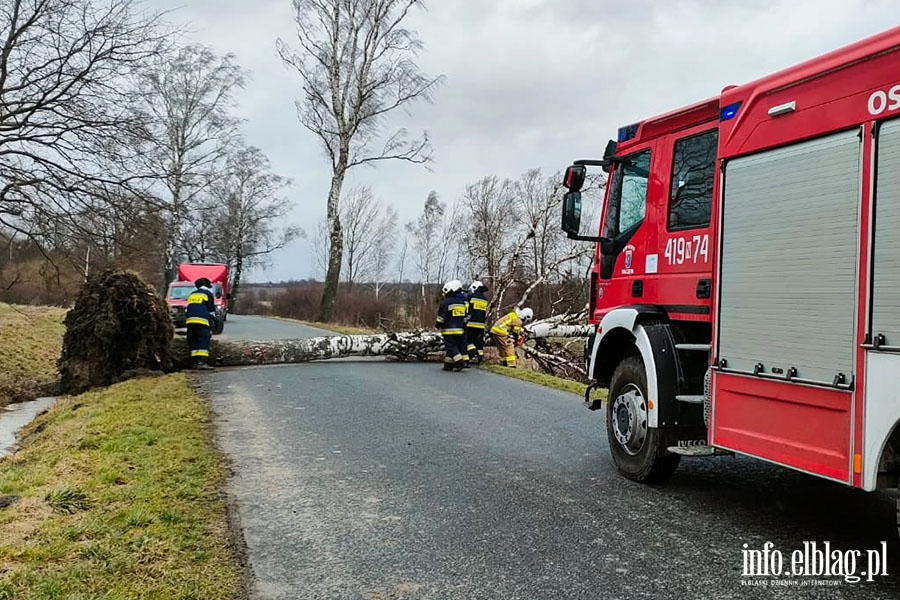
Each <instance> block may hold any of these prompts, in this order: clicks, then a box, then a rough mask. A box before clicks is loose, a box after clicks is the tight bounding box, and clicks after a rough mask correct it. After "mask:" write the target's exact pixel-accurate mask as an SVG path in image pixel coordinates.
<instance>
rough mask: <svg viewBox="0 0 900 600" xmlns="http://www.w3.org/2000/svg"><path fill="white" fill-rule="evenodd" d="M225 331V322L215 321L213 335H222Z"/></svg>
mask: <svg viewBox="0 0 900 600" xmlns="http://www.w3.org/2000/svg"><path fill="white" fill-rule="evenodd" d="M223 331H225V321H223V320H219V321H215V322H214V323H213V326H212V334H213V335H221V334H222V332H223Z"/></svg>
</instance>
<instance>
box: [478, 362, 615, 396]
mask: <svg viewBox="0 0 900 600" xmlns="http://www.w3.org/2000/svg"><path fill="white" fill-rule="evenodd" d="M481 368H482V369H485V370H486V371H490V372H491V373H496V374H498V375H505V376H507V377H512V378H514V379H521V380H522V381H528V382H530V383H536V384H538V385H542V386H544V387H548V388H553V389H554V390H560V391H563V392H570V393H572V394H577V395H578V396H581V397H582V398H584V390H585V388H586V387H587V386H585V385H584V384H583V383H579V382H577V381H572V380H571V379H563V378H562V377H554V376H553V375H547V374H546V373H541V372H539V371H530V370H528V369H510V368H507V367H503V366H500V365H491V364H486V365H483V366H482V367H481ZM591 394H592V396H593V397H595V398H603V399H604V400H605V399H606V394H607V391H606V390H594V391H592V392H591Z"/></svg>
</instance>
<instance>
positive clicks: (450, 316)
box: [435, 294, 466, 335]
mask: <svg viewBox="0 0 900 600" xmlns="http://www.w3.org/2000/svg"><path fill="white" fill-rule="evenodd" d="M435 326H436V327H437V328H438V329H440V330H441V333H442V334H444V335H462V334H464V333H465V332H466V299H465V296H463V295H462V294H454V295H453V296H447V297H446V298H444V301H443V302H441V307H440V308H439V309H438V314H437V321H436V323H435Z"/></svg>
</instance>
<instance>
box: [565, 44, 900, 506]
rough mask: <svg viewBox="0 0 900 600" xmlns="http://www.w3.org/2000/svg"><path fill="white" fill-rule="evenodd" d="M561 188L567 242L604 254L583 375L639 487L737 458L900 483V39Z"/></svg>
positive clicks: (729, 109) (738, 95) (851, 53)
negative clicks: (591, 230)
mask: <svg viewBox="0 0 900 600" xmlns="http://www.w3.org/2000/svg"><path fill="white" fill-rule="evenodd" d="M591 166H599V167H601V168H602V169H603V170H604V171H606V172H607V173H609V177H608V182H607V185H606V191H605V199H604V206H603V211H602V216H601V219H600V232H599V236H586V235H582V234H581V232H580V227H581V223H580V220H581V209H582V197H581V190H582V187H583V185H584V180H585V176H586V169H587V167H591ZM564 186H565V187H566V188H567V189H568V192H567V193H566V195H565V196H564V199H563V215H562V216H563V218H562V221H563V222H562V226H563V230H564V231H566V232H567V234H568V235H569V237H571V238H573V239H582V240H589V241H594V242H595V243H597V252H596V255H595V261H594V268H593V271H592V275H591V303H590V319H591V323H592V324H593V325H595V326H596V330H595V334H594V335H593V336H592V337H591V338H590V339H589V340H588V344H587V346H586V351H585V354H586V363H587V367H588V372H589V374H590V376H591V378H592V384H591V385H592V387H599V386H603V387H608V389H609V397H608V401H607V403H606V406H607V432H608V437H609V444H610V448H611V452H612V455H613V459H614V461H615V463H616V466H617V468H618V469H619V470H620V472H621V473H622V474H623V475H625V476H626V477H628V478H630V479H634V480H637V481H645V482H658V481H662V480H664V479H665V478H666V477H668V476H669V475H671V473H672V472H673V471H674V470H675V468H676V467H677V465H678V462H679V460H680V458H681V457H683V456H711V455H715V454H733V453H739V454H744V455H748V456H752V457H756V458H759V459H763V460H767V461H770V462H773V463H777V464H779V465H783V466H786V467H790V468H793V469H797V470H800V471H803V472H806V473H810V474H814V475H817V476H820V477H824V478H828V479H832V480H834V481H837V482H840V483H843V484H846V485H849V486H853V487H858V488H862V489H865V490H870V491H871V490H875V489H876V488H878V487H885V486H894V485H896V484H897V481H898V474H900V427H898V422H900V28H895V29H892V30H889V31H886V32H884V33H882V34H879V35H876V36H873V37H871V38H868V39H865V40H862V41H860V42H857V43H855V44H852V45H850V46H847V47H845V48H842V49H839V50H836V51H834V52H831V53H829V54H826V55H824V56H820V57H818V58H815V59H812V60H809V61H807V62H804V63H802V64H799V65H796V66H794V67H791V68H788V69H785V70H784V71H781V72H778V73H775V74H773V75H770V76H767V77H764V78H762V79H759V80H757V81H754V82H751V83H748V84H745V85H740V86H730V87H727V88H725V89H724V90H723V91H722V92H721V94H720V95H718V96H716V97H715V98H711V99H709V100H705V101H703V102H699V103H697V104H694V105H691V106H688V107H685V108H682V109H679V110H676V111H673V112H670V113H667V114H664V115H661V116H657V117H653V118H650V119H647V120H644V121H640V122H638V123H635V124H632V125H628V126H626V127H622V128H621V129H620V130H619V132H618V138H617V140H615V141H611V142H610V143H609V144H608V145H607V149H606V152H605V155H604V157H603V158H602V159H600V160H582V161H576V162H575V163H574V164H573V165H572V166H570V167H569V168H568V169H567V170H566V174H565V179H564ZM586 403H587V405H588V407H589V408H591V409H593V410H596V409H598V408H600V407H601V403H600V402H598V401H596V400H591V398H590V392H588V394H586Z"/></svg>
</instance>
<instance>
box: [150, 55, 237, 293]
mask: <svg viewBox="0 0 900 600" xmlns="http://www.w3.org/2000/svg"><path fill="white" fill-rule="evenodd" d="M243 85H244V73H243V71H242V70H241V69H240V67H238V66H237V65H236V64H235V63H234V61H233V56H231V55H227V56H223V57H220V56H217V55H216V54H215V53H213V52H212V50H210V49H209V48H206V47H204V46H200V45H193V46H187V47H184V48H181V49H180V50H179V51H178V52H177V53H176V55H175V56H174V57H161V58H160V59H159V60H157V61H155V63H154V64H152V65H151V66H149V67H148V68H147V69H145V70H144V71H143V72H142V74H141V77H140V91H141V94H140V100H141V101H140V103H139V104H138V105H136V107H135V113H136V115H137V116H138V117H139V118H140V119H141V120H142V121H143V123H144V128H143V130H142V131H141V132H140V134H139V139H140V141H141V142H143V146H144V150H145V151H144V152H143V154H142V156H143V158H144V162H145V167H146V168H147V169H148V171H149V172H150V173H152V174H153V176H154V177H155V178H156V179H157V180H158V181H159V183H160V185H159V189H158V190H157V192H158V193H157V195H158V197H159V198H160V201H161V207H160V208H162V209H163V211H164V213H165V215H166V219H167V231H166V244H165V265H164V270H165V283H166V284H168V283H169V282H170V281H172V280H173V279H174V278H175V271H176V267H177V260H178V254H179V250H180V251H181V253H182V254H186V253H187V251H186V249H185V247H184V246H185V243H184V242H185V238H187V239H188V243H190V237H191V235H192V234H191V232H190V231H188V230H187V224H188V217H189V215H191V213H192V211H198V212H197V213H196V214H195V215H194V217H195V219H200V220H211V219H212V216H211V215H210V214H209V211H204V210H202V209H203V208H204V206H203V205H202V204H200V200H201V199H202V198H203V194H204V193H205V192H206V190H207V189H208V187H209V185H210V184H211V183H212V182H214V181H215V180H216V178H217V177H218V176H219V175H220V174H221V173H222V172H223V171H224V169H225V161H226V159H227V156H228V152H229V151H230V150H231V149H232V148H233V145H234V143H235V141H236V140H237V138H238V125H239V121H238V120H237V119H235V118H234V117H233V116H232V115H231V111H232V109H233V107H234V100H233V96H232V94H233V93H234V91H235V90H236V89H237V88H240V87H243ZM206 208H208V207H206ZM179 246H181V247H180V248H179Z"/></svg>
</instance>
